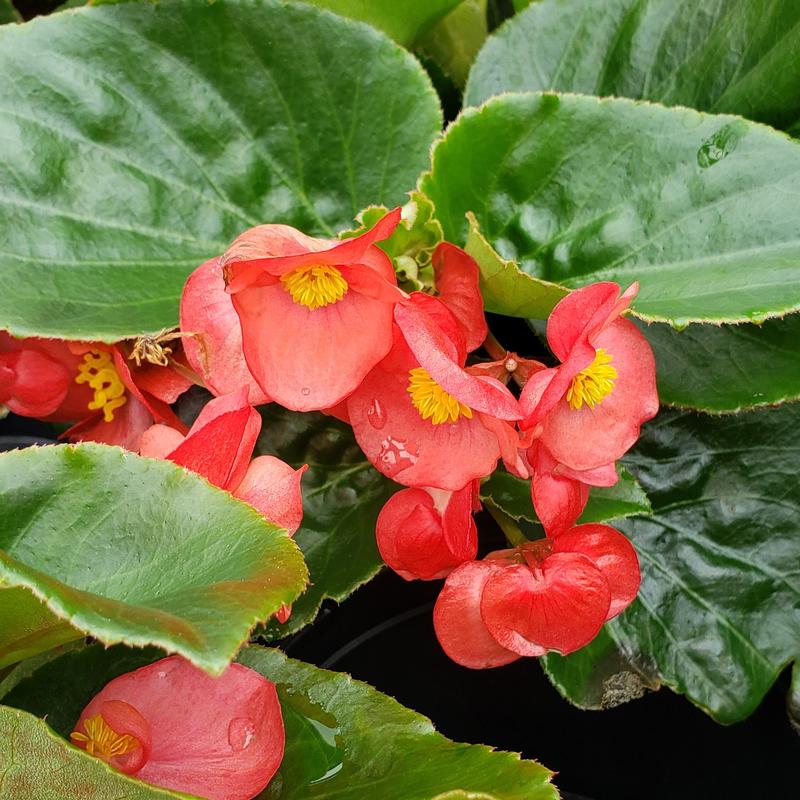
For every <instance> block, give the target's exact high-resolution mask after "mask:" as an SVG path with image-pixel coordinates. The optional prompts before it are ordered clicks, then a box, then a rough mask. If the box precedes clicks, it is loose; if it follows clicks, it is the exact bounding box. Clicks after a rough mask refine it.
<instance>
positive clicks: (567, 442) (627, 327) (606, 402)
mask: <svg viewBox="0 0 800 800" xmlns="http://www.w3.org/2000/svg"><path fill="white" fill-rule="evenodd" d="M595 346H596V347H597V348H602V349H604V350H605V351H606V353H608V354H609V355H611V357H612V359H613V360H612V366H613V367H614V368H615V369H616V371H617V379H616V380H615V382H614V388H613V390H612V391H611V393H610V394H609V395H608V396H606V397H605V398H604V399H603V400H602V401H601V402H600V403H599V404H598V405H596V406H595V407H594V408H590V407H589V406H588V405H584V406H582V407H581V408H577V409H573V408H571V407H570V406H569V404H568V403H567V401H566V399H562V400H561V401H560V402H559V403H558V404H556V406H555V407H554V408H553V409H552V411H551V412H550V414H549V415H548V416H547V418H546V419H545V420H544V421H543V422H542V424H543V426H544V430H543V433H542V442H544V443H545V444H546V446H547V448H548V450H549V451H550V452H551V453H552V454H553V456H554V458H556V460H558V461H561V462H562V463H564V464H566V465H567V466H568V467H570V468H571V469H575V470H581V471H583V470H592V469H595V468H597V467H599V466H601V465H603V464H608V463H609V462H612V461H616V460H617V459H618V458H620V457H621V456H622V455H623V454H624V453H625V452H626V451H627V450H628V449H629V448H630V447H631V446H632V445H633V444H634V443H635V442H636V440H637V439H638V438H639V430H640V428H641V425H642V423H644V422H645V421H647V420H648V419H652V418H653V417H654V416H655V415H656V414H657V413H658V393H657V391H656V380H655V362H654V360H653V352H652V350H651V349H650V345H649V344H648V343H647V340H646V339H645V338H644V337H643V336H642V334H641V333H639V331H638V330H637V328H636V326H635V325H633V323H631V322H628V321H627V320H623V319H618V320H615V321H614V322H613V323H611V324H610V325H609V326H607V327H606V328H605V329H604V330H603V331H602V332H601V333H600V334H598V336H597V337H595ZM551 385H552V384H551Z"/></svg>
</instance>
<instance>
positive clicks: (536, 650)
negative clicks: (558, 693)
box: [481, 553, 611, 656]
mask: <svg viewBox="0 0 800 800" xmlns="http://www.w3.org/2000/svg"><path fill="white" fill-rule="evenodd" d="M610 601H611V592H610V590H609V588H608V583H607V582H606V579H605V578H604V577H603V574H602V572H601V571H600V570H599V569H598V568H597V567H596V566H595V565H594V564H593V563H592V562H591V561H590V560H589V559H588V558H586V557H585V556H582V555H580V554H578V553H554V554H553V555H551V556H549V557H547V558H546V559H544V561H542V563H541V565H540V567H539V568H531V567H529V566H527V565H526V564H512V565H510V566H506V567H504V568H503V569H501V570H500V571H498V572H496V573H495V574H493V575H492V576H490V577H489V579H488V580H487V581H486V586H485V587H484V590H483V595H482V597H481V616H482V618H483V621H484V623H485V624H486V628H487V630H488V631H489V633H490V634H491V635H492V636H493V637H494V638H495V639H496V640H497V641H498V643H499V644H501V645H502V646H503V647H506V648H507V649H509V650H512V651H513V652H515V653H518V654H519V655H525V656H535V655H543V654H544V653H545V652H546V651H548V650H556V651H558V652H559V653H562V654H563V655H567V654H568V653H572V652H574V651H575V650H578V649H580V648H581V647H583V646H584V645H586V644H588V643H589V642H590V641H591V640H592V639H594V637H595V636H596V635H597V632H598V631H599V630H600V627H601V626H602V624H603V622H605V620H606V617H607V615H608V608H609V604H610Z"/></svg>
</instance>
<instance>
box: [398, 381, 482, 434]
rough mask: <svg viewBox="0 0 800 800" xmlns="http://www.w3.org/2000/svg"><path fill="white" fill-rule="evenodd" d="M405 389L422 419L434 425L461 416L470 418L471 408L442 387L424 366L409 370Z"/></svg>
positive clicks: (453, 420) (454, 419)
mask: <svg viewBox="0 0 800 800" xmlns="http://www.w3.org/2000/svg"><path fill="white" fill-rule="evenodd" d="M406 391H407V392H408V393H409V394H410V395H411V402H412V403H413V404H414V408H416V409H417V411H419V414H420V416H421V417H422V419H429V420H430V421H431V422H432V423H433V424H434V425H441V424H442V423H443V422H455V421H456V420H457V419H458V418H459V417H461V416H464V417H466V418H467V419H472V409H471V408H470V407H469V406H465V405H464V404H463V403H461V402H459V401H458V400H456V398H455V397H453V395H451V394H448V393H447V392H446V391H445V390H444V389H442V387H441V386H439V384H438V383H436V381H435V380H434V379H433V378H431V376H430V375H429V374H428V370H426V369H425V368H424V367H415V368H414V369H412V370H409V373H408V387H407V388H406Z"/></svg>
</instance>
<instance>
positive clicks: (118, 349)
mask: <svg viewBox="0 0 800 800" xmlns="http://www.w3.org/2000/svg"><path fill="white" fill-rule="evenodd" d="M69 347H70V349H71V350H72V351H73V352H74V353H75V354H77V355H79V356H80V357H81V359H80V363H79V365H78V370H77V375H76V376H75V382H76V383H78V384H85V385H88V387H89V388H90V389H92V390H93V393H94V394H93V399H92V400H91V402H90V403H88V404H87V407H86V410H88V411H89V412H90V415H89V416H87V417H85V418H84V419H81V420H80V421H79V422H77V423H76V424H75V425H73V426H72V427H71V428H69V429H68V430H67V431H65V433H63V434H62V437H63V438H65V439H68V440H69V441H71V442H76V441H93V442H102V443H103V444H115V445H119V446H120V447H124V448H126V449H127V450H132V451H137V450H138V449H139V443H140V441H141V438H142V434H143V433H144V432H145V431H146V430H147V429H148V428H149V427H150V426H151V425H152V424H153V423H154V422H163V423H165V424H167V425H170V426H172V427H174V428H176V429H177V430H179V431H181V432H183V433H185V432H186V430H187V428H186V426H185V425H184V424H183V423H182V422H181V421H180V419H178V417H177V416H176V415H175V414H174V412H173V411H172V409H171V408H170V407H169V404H170V403H174V402H175V400H177V399H178V397H179V396H180V395H181V394H182V393H183V392H184V391H186V389H188V388H189V386H190V385H191V383H192V382H191V380H189V379H188V378H187V377H185V376H184V375H183V374H181V373H179V372H177V371H176V370H175V369H174V368H173V367H172V366H166V367H162V366H158V365H155V364H149V363H144V364H142V365H140V366H136V365H134V364H132V363H131V362H129V360H128V358H127V357H126V352H125V351H124V350H123V346H122V345H121V344H120V345H107V344H102V343H100V342H89V343H86V342H83V343H70V344H69ZM83 413H84V414H85V413H86V411H84V412H83Z"/></svg>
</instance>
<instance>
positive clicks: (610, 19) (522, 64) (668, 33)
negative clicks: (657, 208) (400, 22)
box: [466, 0, 800, 129]
mask: <svg viewBox="0 0 800 800" xmlns="http://www.w3.org/2000/svg"><path fill="white" fill-rule="evenodd" d="M798 41H800V4H798V3H797V2H796V0H759V1H758V2H753V0H703V2H702V3H692V2H678V0H647V2H643V1H642V0H541V2H537V3H534V4H533V5H532V6H531V7H530V8H528V9H527V10H525V11H524V12H523V13H521V14H519V15H518V16H516V17H514V18H513V19H512V20H510V21H509V22H508V23H507V24H506V25H504V26H503V27H502V28H501V29H500V30H499V31H498V32H497V33H496V34H495V35H494V36H492V37H491V39H490V40H489V41H488V42H487V44H486V46H485V47H484V49H483V50H482V51H481V53H480V55H479V56H478V59H477V61H476V63H475V66H474V68H473V70H472V72H471V74H470V79H469V85H468V87H467V93H466V100H467V102H469V103H474V104H477V103H480V102H482V101H483V100H486V99H487V98H489V97H491V96H492V95H495V94H499V93H501V92H509V91H511V92H518V91H541V90H545V89H548V90H555V91H562V92H583V93H585V94H594V95H603V96H608V95H610V96H617V97H632V98H635V99H639V98H642V99H646V100H657V101H659V102H662V103H665V104H667V105H685V106H691V107H693V108H697V109H699V110H701V111H713V112H727V113H734V114H742V115H744V116H746V117H748V118H750V119H754V120H758V121H759V122H766V123H768V124H770V125H773V126H775V127H778V128H785V129H789V128H793V127H795V126H797V124H798V122H800V80H799V79H798V73H797V68H796V64H797V48H798Z"/></svg>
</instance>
